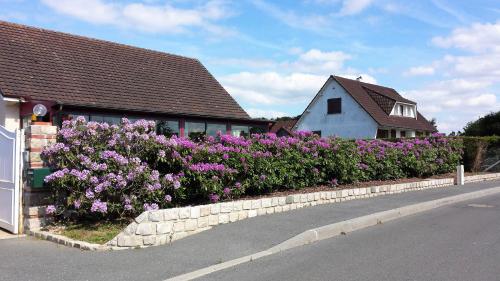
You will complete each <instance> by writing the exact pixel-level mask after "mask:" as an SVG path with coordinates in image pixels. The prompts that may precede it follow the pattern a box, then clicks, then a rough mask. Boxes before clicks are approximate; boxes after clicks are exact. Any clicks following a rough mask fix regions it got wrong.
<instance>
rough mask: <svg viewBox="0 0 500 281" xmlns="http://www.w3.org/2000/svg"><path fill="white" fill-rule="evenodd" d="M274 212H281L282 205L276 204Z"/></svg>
mask: <svg viewBox="0 0 500 281" xmlns="http://www.w3.org/2000/svg"><path fill="white" fill-rule="evenodd" d="M274 212H275V213H281V212H283V206H276V207H274Z"/></svg>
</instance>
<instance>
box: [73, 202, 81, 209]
mask: <svg viewBox="0 0 500 281" xmlns="http://www.w3.org/2000/svg"><path fill="white" fill-rule="evenodd" d="M81 205H82V202H81V201H80V200H75V202H73V206H75V209H80V206H81Z"/></svg>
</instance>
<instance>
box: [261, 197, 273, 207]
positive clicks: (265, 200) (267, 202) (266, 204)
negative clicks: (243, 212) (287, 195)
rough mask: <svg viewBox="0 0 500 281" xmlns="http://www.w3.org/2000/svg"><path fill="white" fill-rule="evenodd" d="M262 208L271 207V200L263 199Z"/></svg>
mask: <svg viewBox="0 0 500 281" xmlns="http://www.w3.org/2000/svg"><path fill="white" fill-rule="evenodd" d="M261 201H262V208H268V207H271V198H262V199H261Z"/></svg>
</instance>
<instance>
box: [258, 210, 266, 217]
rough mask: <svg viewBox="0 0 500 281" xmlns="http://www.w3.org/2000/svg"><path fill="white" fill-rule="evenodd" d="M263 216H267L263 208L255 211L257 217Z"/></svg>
mask: <svg viewBox="0 0 500 281" xmlns="http://www.w3.org/2000/svg"><path fill="white" fill-rule="evenodd" d="M265 214H267V211H266V209H265V208H260V209H258V210H257V215H258V216H263V215H265Z"/></svg>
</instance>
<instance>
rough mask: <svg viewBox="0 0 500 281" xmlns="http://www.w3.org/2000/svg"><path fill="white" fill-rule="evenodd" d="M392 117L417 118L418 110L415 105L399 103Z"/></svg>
mask: <svg viewBox="0 0 500 281" xmlns="http://www.w3.org/2000/svg"><path fill="white" fill-rule="evenodd" d="M391 115H397V116H404V117H412V118H415V116H416V110H415V106H414V105H410V104H400V103H397V104H396V105H395V106H394V109H393V112H392V113H391Z"/></svg>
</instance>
